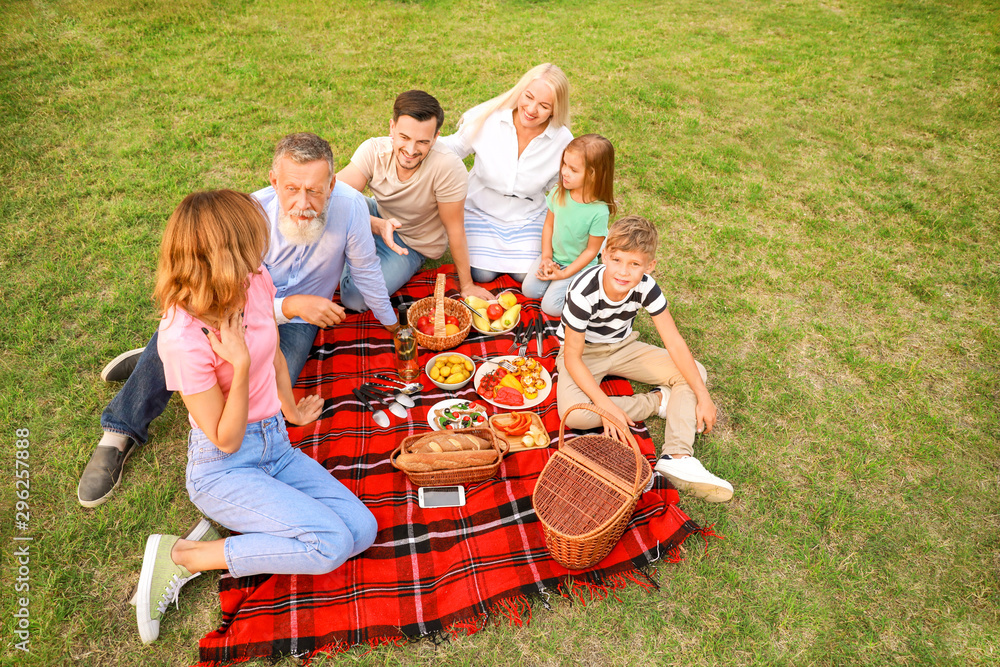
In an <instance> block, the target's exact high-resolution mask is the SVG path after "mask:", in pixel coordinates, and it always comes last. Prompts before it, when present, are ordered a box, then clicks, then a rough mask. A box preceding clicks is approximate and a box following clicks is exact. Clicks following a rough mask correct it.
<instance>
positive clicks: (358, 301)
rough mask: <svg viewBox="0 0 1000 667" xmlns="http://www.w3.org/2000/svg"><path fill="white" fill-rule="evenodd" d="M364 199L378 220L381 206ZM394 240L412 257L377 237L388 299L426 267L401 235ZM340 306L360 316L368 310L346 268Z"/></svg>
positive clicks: (419, 255)
mask: <svg viewBox="0 0 1000 667" xmlns="http://www.w3.org/2000/svg"><path fill="white" fill-rule="evenodd" d="M365 199H366V200H367V203H368V213H369V214H371V215H374V216H376V217H378V205H377V204H376V203H375V200H374V199H372V198H371V197H365ZM392 238H393V240H394V241H395V242H396V244H397V245H400V246H402V247H404V248H406V249H407V250H409V251H410V254H408V255H400V254H399V253H397V252H396V251H394V250H391V249H390V248H389V246H387V245H386V244H385V241H383V240H382V236H381V235H375V254H376V255H378V261H379V263H380V264H381V265H382V277H383V278H384V279H385V289H386V292H387V293H388V294H389V296H392V295H393V294H395V293H396V291H397V290H398V289H399V288H400V287H402V286H403V285H405V284H406V283H408V282H409V281H410V278H412V277H413V274H415V273H416V272H417V271H419V270H420V267H422V266H423V265H424V259H425V258H424V256H423V255H421V254H420V253H419V252H417V251H416V250H414V249H413V248H411V247H409V246H408V245H406V244H405V243H403V240H402V239H401V238H399V234H393V235H392ZM340 303H341V304H343V306H344V308H347V309H348V310H356V311H358V312H364V311H366V310H368V304H366V303H365V298H364V297H363V296H362V295H361V292H360V290H358V288H357V286H356V285H355V284H354V280H353V279H352V278H351V272H350V267H349V266H344V273H343V275H341V276H340Z"/></svg>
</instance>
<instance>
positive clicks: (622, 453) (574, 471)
mask: <svg viewBox="0 0 1000 667" xmlns="http://www.w3.org/2000/svg"><path fill="white" fill-rule="evenodd" d="M574 410H589V411H591V412H596V413H597V414H599V415H600V416H601V417H603V418H604V419H607V420H608V421H610V422H611V423H612V424H614V425H615V426H616V427H617V429H618V432H619V433H620V434H624V436H625V439H626V440H627V442H622V441H620V440H615V439H613V438H609V437H607V436H604V435H593V434H586V435H581V436H579V437H577V438H573V439H572V440H570V441H569V442H566V441H565V431H566V417H568V416H569V414H570V413H571V412H573V411H574ZM652 474H653V473H652V469H651V468H650V466H649V461H647V460H646V459H645V457H644V456H643V455H642V453H641V452H640V451H639V445H638V444H637V443H636V441H635V438H634V437H633V436H632V433H631V431H629V429H628V427H627V426H625V425H623V424H620V423H619V422H618V420H617V419H615V418H614V417H612V416H611V415H609V414H608V413H607V412H605V411H604V410H602V409H600V408H598V407H596V406H594V405H591V404H584V403H581V404H578V405H574V406H573V407H571V408H570V409H569V410H567V411H566V413H565V414H564V415H563V419H562V423H561V424H560V425H559V450H558V451H557V452H556V453H555V454H553V455H552V457H551V458H549V461H548V463H546V464H545V468H544V469H543V470H542V474H541V475H540V476H539V477H538V483H537V484H536V486H535V492H534V494H532V497H531V501H532V504H533V505H534V506H535V514H537V515H538V519H539V521H541V522H542V528H543V529H544V531H545V544H546V546H547V547H548V549H549V553H550V554H551V555H552V557H553V558H554V559H555V560H556V561H557V562H558V563H559V564H560V565H562V566H563V567H565V568H567V569H570V570H584V569H586V568H588V567H591V566H593V565H595V564H597V563H598V562H600V561H601V560H602V559H604V557H605V556H607V555H608V553H610V552H611V550H612V549H613V548H614V546H615V545H616V544H617V543H618V540H619V539H621V536H622V533H623V532H625V527H626V526H627V525H628V522H629V520H630V519H631V518H632V511H633V510H634V509H635V505H636V503H637V502H638V500H639V496H641V495H642V490H643V489H644V488H645V486H646V484H647V483H648V482H649V479H650V477H651V476H652Z"/></svg>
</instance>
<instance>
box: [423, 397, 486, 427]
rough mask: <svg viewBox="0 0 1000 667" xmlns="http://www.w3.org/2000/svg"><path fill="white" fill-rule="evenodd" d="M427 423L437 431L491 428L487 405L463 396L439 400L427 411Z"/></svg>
mask: <svg viewBox="0 0 1000 667" xmlns="http://www.w3.org/2000/svg"><path fill="white" fill-rule="evenodd" d="M427 424H428V425H429V426H430V427H431V428H432V429H433V430H435V431H444V430H449V431H454V430H456V429H460V428H475V427H477V426H478V427H483V428H489V423H488V422H487V420H486V406H485V405H481V404H479V403H476V402H475V401H468V400H465V399H462V398H448V399H445V400H443V401H438V402H437V403H435V404H434V405H433V406H431V409H430V410H428V411H427Z"/></svg>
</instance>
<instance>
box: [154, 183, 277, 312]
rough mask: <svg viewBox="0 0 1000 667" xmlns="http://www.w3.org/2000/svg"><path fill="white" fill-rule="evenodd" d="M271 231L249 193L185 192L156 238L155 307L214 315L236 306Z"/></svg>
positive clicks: (264, 251)
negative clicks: (158, 251) (172, 307)
mask: <svg viewBox="0 0 1000 667" xmlns="http://www.w3.org/2000/svg"><path fill="white" fill-rule="evenodd" d="M270 236H271V235H270V231H269V229H268V225H267V219H266V218H265V214H264V210H263V209H262V208H261V206H260V204H259V203H257V200H255V199H254V198H253V197H251V196H250V195H248V194H244V193H242V192H234V191H232V190H212V191H208V192H194V193H192V194H190V195H188V196H187V197H185V198H184V201H182V202H181V203H180V205H178V206H177V209H176V210H175V211H174V213H173V215H171V216H170V220H169V221H168V222H167V228H166V229H165V230H164V232H163V241H162V242H161V243H160V264H159V267H158V268H157V271H156V289H155V290H154V291H153V298H154V299H156V303H157V305H158V306H159V308H160V312H161V313H165V312H166V311H167V310H168V309H169V308H170V307H171V306H177V307H178V308H181V309H183V310H185V311H187V312H188V313H189V314H191V315H192V316H193V317H197V318H200V319H203V318H206V317H207V318H209V319H215V320H217V321H219V320H223V319H225V318H226V317H229V315H231V314H232V313H234V312H236V311H238V310H241V309H242V308H243V305H244V300H245V297H246V290H247V284H248V279H249V277H250V274H257V273H260V265H261V263H262V262H263V260H264V255H265V254H267V248H268V244H269V242H270Z"/></svg>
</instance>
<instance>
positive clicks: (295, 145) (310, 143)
mask: <svg viewBox="0 0 1000 667" xmlns="http://www.w3.org/2000/svg"><path fill="white" fill-rule="evenodd" d="M286 157H287V158H290V159H291V161H292V162H294V163H295V164H306V163H307V162H315V161H316V160H326V163H327V164H328V165H330V175H331V176H332V175H333V173H334V169H333V150H332V149H331V148H330V144H329V143H328V142H327V141H326V139H323V138H322V137H319V136H317V135H315V134H313V133H312V132H296V133H295V134H289V135H288V136H285V137H282V139H281V141H279V142H278V145H277V146H275V147H274V162H272V163H271V165H272V168H274V167H277V165H278V161H279V160H282V159H284V158H286Z"/></svg>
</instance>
